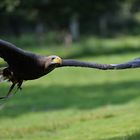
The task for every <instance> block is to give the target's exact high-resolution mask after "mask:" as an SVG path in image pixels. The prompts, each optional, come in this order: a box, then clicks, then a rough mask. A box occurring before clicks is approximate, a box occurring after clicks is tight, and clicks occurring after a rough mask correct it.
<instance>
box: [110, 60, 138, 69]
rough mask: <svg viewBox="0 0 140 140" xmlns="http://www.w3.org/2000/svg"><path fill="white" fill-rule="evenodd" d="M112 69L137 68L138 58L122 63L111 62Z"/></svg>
mask: <svg viewBox="0 0 140 140" xmlns="http://www.w3.org/2000/svg"><path fill="white" fill-rule="evenodd" d="M112 66H113V67H114V69H118V70H119V69H120V70H121V69H130V68H139V67H140V58H136V59H134V60H132V61H129V62H126V63H122V64H112Z"/></svg>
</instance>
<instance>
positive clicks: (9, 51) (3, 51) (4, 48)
mask: <svg viewBox="0 0 140 140" xmlns="http://www.w3.org/2000/svg"><path fill="white" fill-rule="evenodd" d="M24 55H25V52H24V51H23V50H22V49H20V48H17V47H16V46H15V45H13V44H11V43H9V42H7V41H4V40H0V57H1V58H3V59H4V60H5V61H6V62H7V63H8V64H9V65H11V64H12V63H13V62H17V61H18V59H19V58H21V57H22V56H24Z"/></svg>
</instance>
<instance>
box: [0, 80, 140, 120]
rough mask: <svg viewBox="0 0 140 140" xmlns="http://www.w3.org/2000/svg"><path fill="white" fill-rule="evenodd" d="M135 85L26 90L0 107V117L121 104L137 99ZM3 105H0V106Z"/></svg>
mask: <svg viewBox="0 0 140 140" xmlns="http://www.w3.org/2000/svg"><path fill="white" fill-rule="evenodd" d="M139 83H140V82H139V81H131V82H120V83H105V84H97V85H85V86H78V85H75V86H63V85H53V86H48V87H45V86H40V85H39V86H30V87H26V88H24V89H23V91H21V92H19V93H18V94H16V95H15V96H14V97H12V98H11V99H10V100H8V101H7V102H6V103H5V104H4V105H1V108H2V107H3V108H2V109H1V110H0V117H14V116H18V115H22V114H24V113H28V112H34V111H51V110H61V109H67V108H75V109H81V110H84V109H95V108H99V107H102V106H104V105H117V104H125V103H127V102H130V101H132V100H133V99H135V98H139V97H140V94H139V89H140V86H139ZM1 103H3V102H1Z"/></svg>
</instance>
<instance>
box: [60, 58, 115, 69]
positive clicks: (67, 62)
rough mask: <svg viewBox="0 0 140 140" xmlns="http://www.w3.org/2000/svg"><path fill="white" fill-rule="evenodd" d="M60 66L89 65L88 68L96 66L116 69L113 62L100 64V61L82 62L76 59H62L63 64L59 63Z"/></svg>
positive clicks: (96, 67) (97, 67)
mask: <svg viewBox="0 0 140 140" xmlns="http://www.w3.org/2000/svg"><path fill="white" fill-rule="evenodd" d="M58 67H88V68H95V69H101V70H109V69H114V66H113V65H111V64H98V63H91V62H82V61H76V60H62V64H61V65H59V66H58Z"/></svg>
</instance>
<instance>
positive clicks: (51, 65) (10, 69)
mask: <svg viewBox="0 0 140 140" xmlns="http://www.w3.org/2000/svg"><path fill="white" fill-rule="evenodd" d="M0 57H1V58H2V59H4V61H6V62H7V64H8V66H7V67H2V68H0V82H2V81H5V80H7V81H8V82H11V83H12V85H11V87H10V89H9V91H8V93H7V94H6V95H5V96H2V97H0V99H5V98H8V97H9V96H10V95H12V94H11V93H12V90H13V89H14V87H15V86H17V90H18V89H22V88H21V86H22V84H23V82H24V81H26V80H35V79H38V78H40V77H42V76H44V75H47V74H48V73H50V72H51V71H53V70H54V69H56V68H62V67H86V68H94V69H100V70H114V69H126V68H134V67H140V59H139V58H138V59H135V60H133V61H130V62H127V63H123V64H98V63H93V62H82V61H77V60H72V59H62V58H60V57H59V56H56V55H50V56H42V55H39V54H35V53H32V52H29V51H25V50H23V49H21V48H18V47H16V46H15V45H14V44H12V43H10V42H7V41H4V40H1V39H0Z"/></svg>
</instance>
